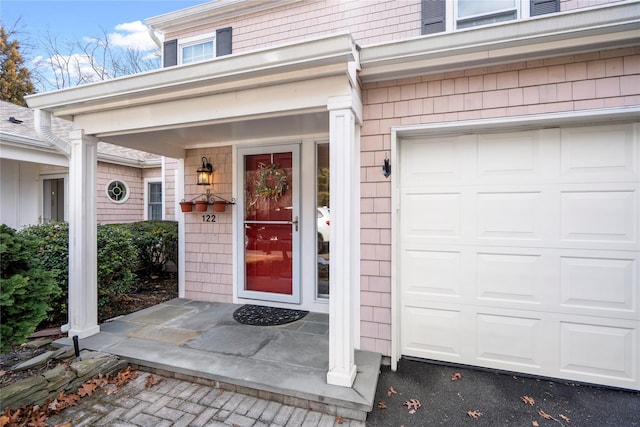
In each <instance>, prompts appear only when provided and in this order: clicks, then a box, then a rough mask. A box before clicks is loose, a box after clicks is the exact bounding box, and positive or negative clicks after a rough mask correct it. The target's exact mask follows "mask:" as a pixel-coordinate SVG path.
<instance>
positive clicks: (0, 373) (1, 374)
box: [0, 369, 7, 377]
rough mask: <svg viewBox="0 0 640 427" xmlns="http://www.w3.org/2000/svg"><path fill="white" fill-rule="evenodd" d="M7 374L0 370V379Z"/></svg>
mask: <svg viewBox="0 0 640 427" xmlns="http://www.w3.org/2000/svg"><path fill="white" fill-rule="evenodd" d="M6 373H7V371H3V370H1V369H0V377H2V376H4V375H5V374H6Z"/></svg>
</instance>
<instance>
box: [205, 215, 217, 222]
mask: <svg viewBox="0 0 640 427" xmlns="http://www.w3.org/2000/svg"><path fill="white" fill-rule="evenodd" d="M202 222H216V216H215V215H202Z"/></svg>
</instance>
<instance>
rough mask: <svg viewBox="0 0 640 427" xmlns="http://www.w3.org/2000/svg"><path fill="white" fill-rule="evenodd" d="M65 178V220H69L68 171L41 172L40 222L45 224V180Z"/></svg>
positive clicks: (39, 190)
mask: <svg viewBox="0 0 640 427" xmlns="http://www.w3.org/2000/svg"><path fill="white" fill-rule="evenodd" d="M60 178H62V179H63V180H64V220H65V221H69V174H68V173H40V177H39V181H40V182H39V184H38V193H39V194H38V210H39V211H40V220H39V221H38V222H39V223H40V224H44V180H45V179H60Z"/></svg>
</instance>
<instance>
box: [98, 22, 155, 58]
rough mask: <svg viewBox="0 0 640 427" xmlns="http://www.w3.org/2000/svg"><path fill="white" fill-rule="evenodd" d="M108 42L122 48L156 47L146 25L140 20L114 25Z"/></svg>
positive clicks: (144, 48) (146, 48)
mask: <svg viewBox="0 0 640 427" xmlns="http://www.w3.org/2000/svg"><path fill="white" fill-rule="evenodd" d="M108 37H109V43H111V44H112V45H113V46H115V47H120V48H122V49H129V48H132V49H136V50H142V51H147V50H154V49H157V48H158V47H157V46H156V44H155V43H154V42H153V40H151V36H149V32H148V29H147V26H146V25H145V24H143V23H142V21H134V22H125V23H123V24H118V25H116V26H115V32H114V33H109V35H108Z"/></svg>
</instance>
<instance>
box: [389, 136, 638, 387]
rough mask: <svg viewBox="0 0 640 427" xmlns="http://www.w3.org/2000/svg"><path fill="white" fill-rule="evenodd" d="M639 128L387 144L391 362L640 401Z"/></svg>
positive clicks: (408, 141)
mask: <svg viewBox="0 0 640 427" xmlns="http://www.w3.org/2000/svg"><path fill="white" fill-rule="evenodd" d="M638 145H639V143H638V127H637V124H636V125H634V124H616V125H606V126H589V127H566V128H554V129H540V130H530V131H518V132H496V133H482V134H475V135H456V136H440V137H428V138H425V137H422V138H415V139H411V138H405V139H402V140H401V141H400V143H399V155H400V162H401V165H400V167H399V169H398V170H399V172H400V213H399V217H398V218H399V230H400V232H399V234H398V236H399V237H400V245H399V252H398V253H399V259H398V265H399V276H398V277H399V281H400V293H401V296H400V304H401V307H400V308H401V310H400V313H401V314H400V322H401V326H400V330H401V333H400V347H401V352H402V354H403V355H407V356H416V357H421V358H426V359H435V360H440V361H447V362H455V363H461V364H468V365H475V366H481V367H488V368H497V369H503V370H508V371H515V372H524V373H529V374H535V375H541V376H549V377H555V378H564V379H570V380H577V381H585V382H590V383H598V384H604V385H610V386H616V387H623V388H630V389H636V390H637V389H640V380H639V378H640V314H639V313H640V289H639V288H640V285H639V278H638V267H639V261H638V259H639V252H640V251H639V249H640V244H639V241H638V232H639V228H640V213H639V208H638V206H639V204H640V199H639V196H638V192H639V176H640V172H639V158H640V154H639V147H638Z"/></svg>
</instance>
